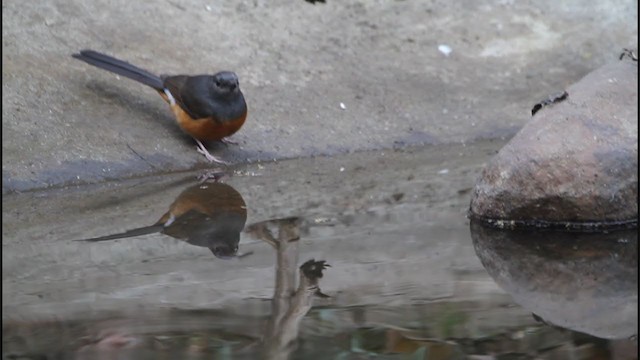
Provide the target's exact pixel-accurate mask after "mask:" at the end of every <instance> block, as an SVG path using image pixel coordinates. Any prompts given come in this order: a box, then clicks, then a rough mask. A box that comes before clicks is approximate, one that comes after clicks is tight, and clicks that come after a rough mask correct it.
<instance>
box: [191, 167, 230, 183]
mask: <svg viewBox="0 0 640 360" xmlns="http://www.w3.org/2000/svg"><path fill="white" fill-rule="evenodd" d="M225 175H226V174H225V173H224V171H222V170H218V169H208V170H205V171H203V172H202V173H201V174H200V175H198V182H200V184H204V183H205V182H220V180H222V178H223V177H224V176H225Z"/></svg>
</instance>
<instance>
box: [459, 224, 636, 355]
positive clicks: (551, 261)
mask: <svg viewBox="0 0 640 360" xmlns="http://www.w3.org/2000/svg"><path fill="white" fill-rule="evenodd" d="M471 236H472V238H473V243H474V247H475V250H476V253H477V255H478V257H479V258H480V260H481V262H482V264H483V265H484V267H485V268H486V270H487V272H488V273H489V275H491V277H492V278H493V279H494V280H495V281H496V283H497V284H498V285H499V286H500V287H501V288H503V289H504V290H505V291H507V292H508V293H509V294H510V295H511V296H512V297H513V299H514V301H515V302H517V303H518V304H520V305H521V306H523V307H524V308H526V309H528V310H530V311H531V312H532V313H534V314H535V318H537V319H538V320H539V321H544V322H545V323H547V324H549V325H554V326H558V327H561V328H566V329H571V330H574V331H578V332H583V333H587V334H590V335H593V336H596V337H599V338H604V339H629V338H633V337H634V336H636V334H637V329H638V234H637V232H636V231H635V230H633V231H617V232H611V233H571V232H557V231H538V232H534V231H524V230H521V231H515V230H499V229H494V228H488V227H484V226H482V225H481V224H480V223H478V222H475V221H472V223H471ZM636 346H637V343H636Z"/></svg>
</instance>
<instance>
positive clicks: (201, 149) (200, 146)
mask: <svg viewBox="0 0 640 360" xmlns="http://www.w3.org/2000/svg"><path fill="white" fill-rule="evenodd" d="M194 140H195V141H196V142H197V143H198V148H197V150H198V152H199V153H200V154H202V155H204V157H206V158H207V160H209V161H211V162H215V163H218V164H223V165H228V163H227V162H225V161H223V160H220V159H218V158H217V157H215V156H213V155H211V154H210V153H209V151H208V150H207V148H206V147H204V145H203V144H202V142H201V141H200V140H198V139H195V138H194Z"/></svg>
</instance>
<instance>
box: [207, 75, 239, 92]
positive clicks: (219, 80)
mask: <svg viewBox="0 0 640 360" xmlns="http://www.w3.org/2000/svg"><path fill="white" fill-rule="evenodd" d="M213 89H214V90H215V91H216V92H218V93H222V94H233V93H236V92H238V91H240V84H239V83H238V75H236V73H234V72H232V71H221V72H219V73H217V74H215V75H213Z"/></svg>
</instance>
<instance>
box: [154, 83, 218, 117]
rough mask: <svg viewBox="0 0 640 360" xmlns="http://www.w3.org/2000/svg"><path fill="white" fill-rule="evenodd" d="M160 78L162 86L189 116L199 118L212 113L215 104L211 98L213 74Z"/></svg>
mask: <svg viewBox="0 0 640 360" xmlns="http://www.w3.org/2000/svg"><path fill="white" fill-rule="evenodd" d="M162 80H163V85H164V87H165V88H166V89H167V90H169V92H171V95H173V97H174V98H175V99H176V103H178V105H180V107H181V108H182V110H184V111H185V112H186V113H187V114H189V116H191V117H192V118H194V119H201V118H205V117H210V116H212V115H214V107H215V104H214V103H213V101H212V99H211V97H212V95H211V83H212V81H213V76H211V75H198V76H187V75H177V76H163V77H162Z"/></svg>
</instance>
